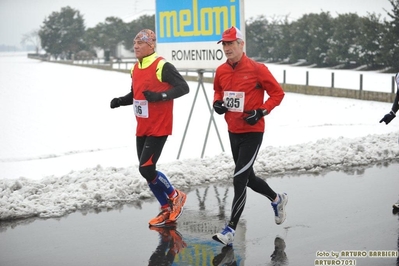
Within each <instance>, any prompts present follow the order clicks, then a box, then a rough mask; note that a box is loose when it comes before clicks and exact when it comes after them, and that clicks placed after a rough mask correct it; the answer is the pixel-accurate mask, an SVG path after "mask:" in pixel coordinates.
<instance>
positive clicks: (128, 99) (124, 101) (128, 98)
mask: <svg viewBox="0 0 399 266" xmlns="http://www.w3.org/2000/svg"><path fill="white" fill-rule="evenodd" d="M119 99H120V100H121V101H120V104H121V105H122V106H124V105H132V104H133V92H132V91H130V92H129V93H128V94H126V95H125V96H123V97H119Z"/></svg>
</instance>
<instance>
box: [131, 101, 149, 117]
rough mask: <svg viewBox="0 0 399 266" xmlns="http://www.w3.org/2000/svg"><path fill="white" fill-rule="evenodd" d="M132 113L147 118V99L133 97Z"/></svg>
mask: <svg viewBox="0 0 399 266" xmlns="http://www.w3.org/2000/svg"><path fill="white" fill-rule="evenodd" d="M133 106H134V114H135V115H136V116H137V117H141V118H148V101H147V100H135V99H133Z"/></svg>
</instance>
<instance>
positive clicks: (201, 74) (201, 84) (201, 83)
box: [177, 69, 224, 159]
mask: <svg viewBox="0 0 399 266" xmlns="http://www.w3.org/2000/svg"><path fill="white" fill-rule="evenodd" d="M197 73H198V86H197V90H196V92H195V97H194V101H193V104H192V105H191V110H190V114H189V116H188V120H187V124H186V128H185V130H184V134H183V138H182V140H181V143H180V148H179V152H178V154H177V159H179V158H180V153H181V150H182V148H183V144H184V140H185V138H186V135H187V130H188V126H189V124H190V121H191V116H192V114H193V110H194V106H195V103H196V101H197V97H198V92H199V90H200V87H201V88H202V91H203V92H204V95H205V99H206V104H207V105H208V110H209V113H210V118H209V123H208V128H207V130H206V135H205V140H204V146H203V147H202V153H201V159H202V158H203V157H204V153H205V147H206V143H207V142H208V136H209V130H210V128H211V123H212V122H213V125H214V126H215V130H216V134H217V136H218V139H219V143H220V147H221V148H222V151H223V152H224V147H223V143H222V139H221V138H220V134H219V130H218V127H217V125H216V122H215V119H214V118H213V107H211V105H210V104H209V100H208V95H207V93H206V91H205V87H204V79H203V78H204V70H203V69H198V70H197Z"/></svg>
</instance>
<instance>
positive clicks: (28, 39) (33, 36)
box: [21, 30, 40, 54]
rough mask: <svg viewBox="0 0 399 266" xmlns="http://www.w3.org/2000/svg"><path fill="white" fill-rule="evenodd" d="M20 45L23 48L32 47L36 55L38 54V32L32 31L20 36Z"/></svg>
mask: <svg viewBox="0 0 399 266" xmlns="http://www.w3.org/2000/svg"><path fill="white" fill-rule="evenodd" d="M21 44H22V45H24V46H25V45H27V44H31V45H33V46H34V47H35V50H36V54H38V53H39V50H40V36H39V30H33V31H31V32H30V33H26V34H24V35H22V40H21Z"/></svg>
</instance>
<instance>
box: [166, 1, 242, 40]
mask: <svg viewBox="0 0 399 266" xmlns="http://www.w3.org/2000/svg"><path fill="white" fill-rule="evenodd" d="M235 1H236V0H230V2H231V3H235ZM192 3H193V8H192V11H191V10H190V9H183V10H179V14H177V11H163V12H159V20H160V21H159V26H160V32H159V35H160V37H161V38H164V37H172V36H173V37H180V36H182V37H187V36H210V35H214V34H217V35H220V34H222V31H223V30H224V29H222V28H221V27H222V22H223V26H224V28H229V27H230V26H236V17H235V13H236V7H235V6H234V5H232V6H230V7H228V6H219V7H204V8H201V9H198V0H192ZM198 15H199V17H198ZM229 18H230V20H231V21H230V23H229ZM206 19H208V20H206ZM214 20H215V21H214ZM214 22H215V23H214ZM172 24H173V30H171V26H172ZM191 25H192V30H191V31H189V30H186V29H187V27H189V26H191ZM213 25H215V26H214V28H213V27H212V26H213Z"/></svg>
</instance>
